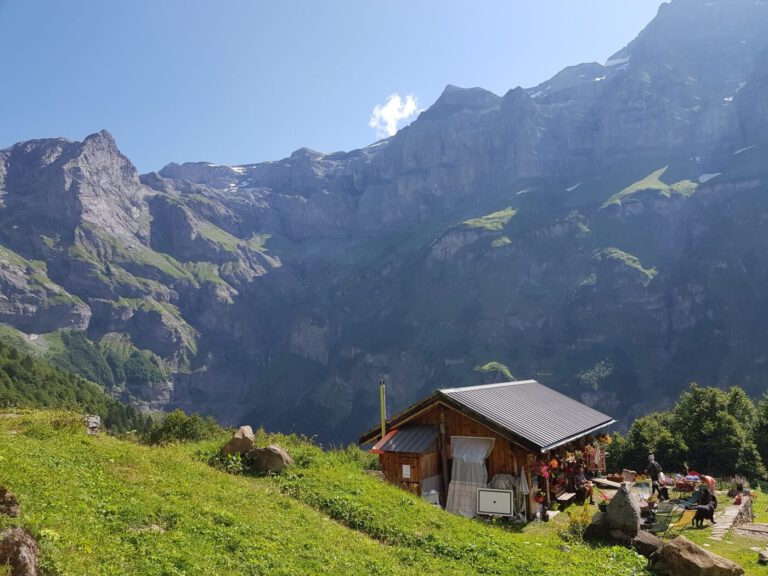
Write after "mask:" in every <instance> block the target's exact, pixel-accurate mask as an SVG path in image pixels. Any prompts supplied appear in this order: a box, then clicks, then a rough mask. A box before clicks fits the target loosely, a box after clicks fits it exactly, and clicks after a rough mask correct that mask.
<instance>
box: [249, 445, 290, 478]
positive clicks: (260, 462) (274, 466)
mask: <svg viewBox="0 0 768 576" xmlns="http://www.w3.org/2000/svg"><path fill="white" fill-rule="evenodd" d="M244 460H245V465H246V467H247V468H248V469H249V470H250V471H252V472H254V473H256V474H278V473H280V472H282V471H283V470H284V469H285V467H286V466H290V465H291V464H293V459H292V458H291V457H290V455H289V454H288V452H286V451H285V450H283V449H282V448H281V447H280V446H276V445H274V444H273V445H271V446H267V447H266V448H254V449H252V450H250V451H249V452H247V453H246V454H245V458H244Z"/></svg>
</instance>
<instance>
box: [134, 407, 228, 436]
mask: <svg viewBox="0 0 768 576" xmlns="http://www.w3.org/2000/svg"><path fill="white" fill-rule="evenodd" d="M219 432H221V428H220V427H219V425H218V424H217V423H216V420H214V419H213V418H211V417H210V416H207V417H203V416H200V414H192V415H191V416H188V415H187V414H185V413H184V411H183V410H174V411H173V412H171V413H170V414H166V415H165V417H164V418H163V419H162V420H161V421H160V422H155V423H154V424H152V427H151V428H150V430H149V432H148V433H147V434H145V436H144V441H145V442H146V443H147V444H169V443H171V442H190V441H198V440H208V439H210V438H213V437H214V436H216V435H217V434H218V433H219Z"/></svg>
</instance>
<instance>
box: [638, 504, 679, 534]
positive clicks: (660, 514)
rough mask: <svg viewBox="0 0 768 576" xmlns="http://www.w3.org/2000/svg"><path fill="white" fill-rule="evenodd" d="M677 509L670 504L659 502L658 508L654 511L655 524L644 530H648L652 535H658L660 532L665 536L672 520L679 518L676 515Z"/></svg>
mask: <svg viewBox="0 0 768 576" xmlns="http://www.w3.org/2000/svg"><path fill="white" fill-rule="evenodd" d="M677 509H678V508H677V506H675V504H674V503H672V502H659V504H658V508H657V509H656V522H654V523H653V525H652V526H650V527H649V528H645V530H648V532H651V533H652V534H659V533H661V532H663V533H665V534H666V532H667V530H668V529H669V525H670V523H671V522H672V519H673V518H675V519H677V518H679V516H677V515H676V510H677Z"/></svg>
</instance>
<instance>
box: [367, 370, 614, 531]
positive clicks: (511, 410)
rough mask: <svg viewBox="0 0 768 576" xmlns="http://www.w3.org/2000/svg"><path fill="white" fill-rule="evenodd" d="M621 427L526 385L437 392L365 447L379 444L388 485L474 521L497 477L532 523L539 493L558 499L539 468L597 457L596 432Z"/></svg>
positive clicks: (371, 435)
mask: <svg viewBox="0 0 768 576" xmlns="http://www.w3.org/2000/svg"><path fill="white" fill-rule="evenodd" d="M614 422H615V420H614V419H613V418H611V417H610V416H607V415H606V414H603V413H601V412H598V411H597V410H594V409H592V408H590V407H589V406H586V405H584V404H582V403H581V402H578V401H576V400H573V399H572V398H569V397H568V396H565V395H563V394H561V393H559V392H556V391H555V390H552V389H551V388H548V387H546V386H543V385H542V384H540V383H538V382H536V381H535V380H525V381H518V382H505V383H500V384H488V385H483V386H470V387H466V388H450V389H444V390H438V391H436V392H435V393H433V394H432V395H431V396H429V397H427V398H425V399H423V400H422V401H420V402H418V403H416V404H414V405H413V406H411V407H409V408H407V409H405V410H403V411H402V412H400V413H399V414H397V415H395V416H392V417H391V418H389V419H388V420H387V421H386V426H385V431H386V432H385V434H384V436H383V437H382V429H381V427H380V426H379V427H376V428H372V429H371V430H369V431H368V432H366V433H365V434H363V435H362V436H361V437H360V443H361V444H370V443H373V442H375V445H374V447H373V449H372V451H373V452H376V453H378V454H379V459H380V463H381V470H382V472H383V474H384V477H385V479H386V480H387V481H388V482H390V483H392V484H395V485H398V486H400V487H402V488H404V489H406V490H409V491H411V492H413V493H415V494H419V495H426V494H427V493H431V494H432V496H433V497H434V496H435V495H436V494H439V501H440V503H441V505H443V506H444V507H446V508H448V509H449V510H451V511H455V512H459V513H462V514H464V515H467V516H472V515H474V513H476V511H477V504H476V501H477V495H478V487H486V486H488V484H489V481H490V480H492V479H493V480H494V482H495V481H497V480H498V479H501V480H504V479H505V478H506V479H508V480H512V479H514V480H515V484H514V492H515V495H516V497H518V498H521V499H519V500H518V503H517V509H518V510H523V509H524V510H525V511H527V512H528V515H529V517H530V511H532V510H536V509H537V506H538V503H536V502H534V498H535V496H536V494H537V493H538V490H541V491H542V493H543V494H544V497H545V498H546V499H547V500H549V499H550V497H552V498H554V497H555V494H554V492H550V486H549V478H548V477H547V478H544V477H543V476H542V475H540V474H538V473H537V469H536V463H538V462H550V461H551V459H552V458H556V457H557V456H558V455H560V456H561V457H563V455H568V457H572V455H573V454H578V455H579V458H581V454H582V452H583V451H585V450H586V451H587V453H589V454H591V453H592V452H589V450H591V448H587V446H588V445H589V446H591V443H592V442H593V441H594V438H595V434H596V433H597V432H598V431H600V430H602V429H604V428H606V427H607V426H610V425H611V424H613V423H614ZM598 452H599V450H598ZM594 464H595V465H594V466H592V465H590V469H592V470H600V469H601V468H602V469H603V470H604V458H603V463H602V464H601V463H600V462H595V463H594ZM532 472H533V473H532ZM521 482H523V483H522V484H521ZM553 482H554V478H553ZM491 485H492V486H493V484H491ZM521 485H522V488H520V486H521ZM526 493H527V496H526ZM526 500H527V501H526ZM446 504H447V506H446ZM523 507H524V508H523Z"/></svg>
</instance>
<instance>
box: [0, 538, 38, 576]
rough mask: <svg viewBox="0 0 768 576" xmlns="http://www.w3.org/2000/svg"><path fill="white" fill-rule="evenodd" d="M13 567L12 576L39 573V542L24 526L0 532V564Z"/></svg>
mask: <svg viewBox="0 0 768 576" xmlns="http://www.w3.org/2000/svg"><path fill="white" fill-rule="evenodd" d="M3 565H7V566H10V567H11V576H35V575H36V574H37V542H36V541H35V539H34V538H33V537H32V535H31V534H30V533H29V532H27V531H26V530H25V529H24V528H8V529H6V530H4V531H3V532H2V533H0V566H3Z"/></svg>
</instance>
